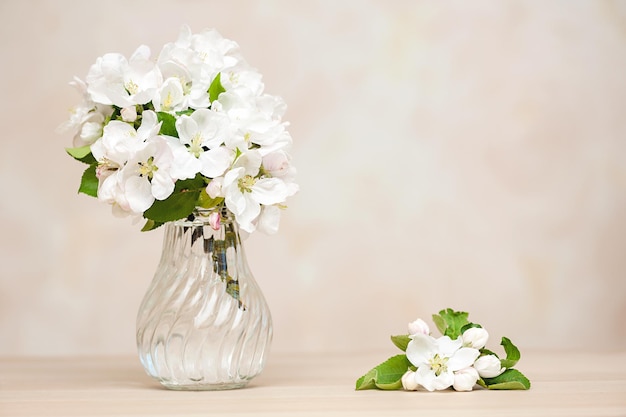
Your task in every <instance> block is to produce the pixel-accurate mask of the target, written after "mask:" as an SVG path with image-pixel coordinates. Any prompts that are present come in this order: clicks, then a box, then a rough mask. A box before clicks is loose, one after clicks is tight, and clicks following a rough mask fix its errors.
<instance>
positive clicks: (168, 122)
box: [157, 111, 178, 138]
mask: <svg viewBox="0 0 626 417" xmlns="http://www.w3.org/2000/svg"><path fill="white" fill-rule="evenodd" d="M157 119H159V122H161V130H159V134H161V135H166V136H173V137H175V138H177V137H178V130H176V118H175V117H174V116H172V115H171V114H169V113H165V112H162V111H160V112H158V113H157Z"/></svg>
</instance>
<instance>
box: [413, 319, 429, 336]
mask: <svg viewBox="0 0 626 417" xmlns="http://www.w3.org/2000/svg"><path fill="white" fill-rule="evenodd" d="M414 334H425V335H429V334H430V328H429V327H428V324H426V322H425V321H424V320H422V319H417V320H415V321H413V322H411V323H409V335H411V336H413V335H414Z"/></svg>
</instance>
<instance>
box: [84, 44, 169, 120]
mask: <svg viewBox="0 0 626 417" xmlns="http://www.w3.org/2000/svg"><path fill="white" fill-rule="evenodd" d="M162 82H163V80H162V75H161V72H160V71H159V68H158V67H157V66H156V64H155V63H153V62H152V61H150V48H148V47H147V46H145V45H142V46H140V47H139V48H137V50H136V51H135V52H134V53H133V55H132V56H131V57H130V59H129V60H127V59H126V57H124V56H123V55H122V54H118V53H109V54H105V55H103V56H102V57H100V58H98V59H97V60H96V63H95V64H94V65H92V66H91V69H90V70H89V73H88V74H87V85H88V87H87V91H88V93H89V94H90V97H91V99H92V100H93V101H95V102H98V103H102V104H110V105H115V106H117V107H120V108H124V107H128V106H132V105H135V104H146V103H148V102H149V101H151V100H152V98H153V97H154V94H155V93H156V91H157V88H158V87H159V86H160V85H161V83H162Z"/></svg>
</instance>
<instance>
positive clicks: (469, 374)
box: [452, 366, 478, 391]
mask: <svg viewBox="0 0 626 417" xmlns="http://www.w3.org/2000/svg"><path fill="white" fill-rule="evenodd" d="M476 381H478V372H476V369H474V368H472V367H471V366H470V367H469V368H465V369H461V370H459V371H456V372H455V373H454V383H453V384H452V388H454V389H455V390H456V391H471V390H472V389H473V388H474V385H476Z"/></svg>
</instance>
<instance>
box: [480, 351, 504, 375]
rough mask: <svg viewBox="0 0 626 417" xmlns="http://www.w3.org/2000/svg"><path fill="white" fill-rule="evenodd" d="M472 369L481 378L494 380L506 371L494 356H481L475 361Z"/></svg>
mask: <svg viewBox="0 0 626 417" xmlns="http://www.w3.org/2000/svg"><path fill="white" fill-rule="evenodd" d="M474 368H476V370H477V371H478V374H479V375H480V376H481V377H482V378H495V377H496V376H498V375H500V374H501V373H502V372H504V371H505V370H506V368H503V367H502V365H501V363H500V359H498V357H497V356H495V355H483V356H481V357H480V358H478V359H476V362H474Z"/></svg>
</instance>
